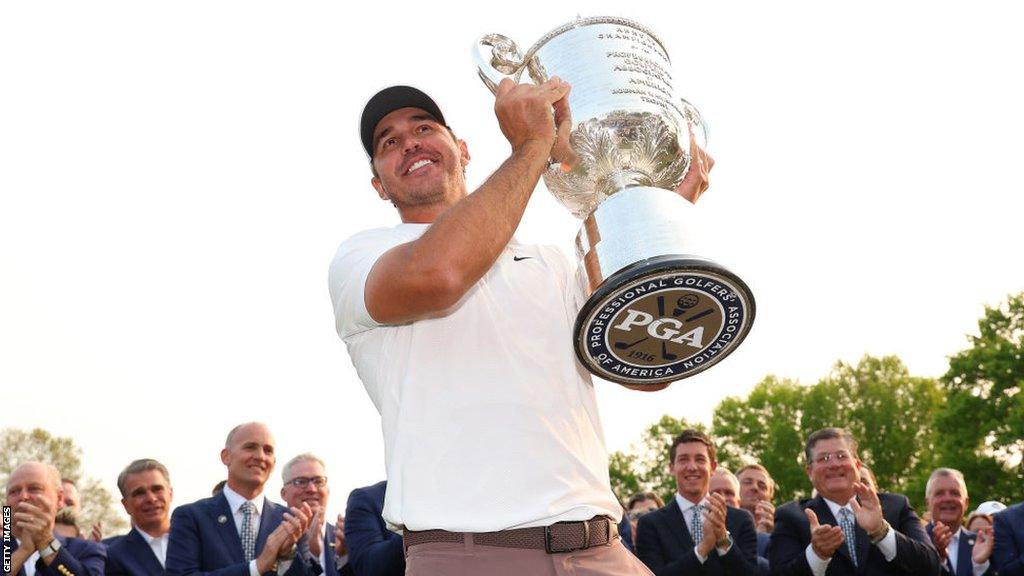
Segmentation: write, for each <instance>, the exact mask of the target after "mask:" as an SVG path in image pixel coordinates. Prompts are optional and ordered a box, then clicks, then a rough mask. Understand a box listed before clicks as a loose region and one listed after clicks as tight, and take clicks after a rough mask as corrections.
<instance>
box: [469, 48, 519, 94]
mask: <svg viewBox="0 0 1024 576" xmlns="http://www.w3.org/2000/svg"><path fill="white" fill-rule="evenodd" d="M488 48H490V51H489V52H490V53H489V54H488V53H487V52H488ZM473 60H474V61H475V62H476V71H477V74H478V75H479V76H480V79H481V80H483V82H484V85H485V86H487V88H488V89H489V90H490V91H491V92H494V91H496V90H497V89H498V84H499V83H500V82H501V81H502V80H503V79H505V78H510V77H512V76H513V75H515V74H516V73H518V72H519V71H520V70H521V69H522V68H523V55H522V53H521V52H519V47H518V46H516V43H515V42H513V41H512V39H511V38H509V37H507V36H503V35H501V34H487V35H484V36H481V37H480V39H479V40H477V41H476V42H475V43H474V44H473Z"/></svg>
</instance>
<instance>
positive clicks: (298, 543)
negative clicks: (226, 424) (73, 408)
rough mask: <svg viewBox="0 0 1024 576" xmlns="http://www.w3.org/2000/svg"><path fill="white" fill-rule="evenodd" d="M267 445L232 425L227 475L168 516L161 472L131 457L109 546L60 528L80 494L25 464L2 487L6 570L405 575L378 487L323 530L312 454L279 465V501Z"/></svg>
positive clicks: (323, 494)
mask: <svg viewBox="0 0 1024 576" xmlns="http://www.w3.org/2000/svg"><path fill="white" fill-rule="evenodd" d="M274 448H275V443H274V438H273V435H272V434H271V433H270V430H269V429H268V428H267V426H266V425H264V424H262V423H259V422H249V423H245V424H240V425H238V426H236V427H235V428H233V429H232V430H231V431H230V432H229V433H228V435H227V438H226V440H225V443H224V448H223V450H221V454H220V456H221V461H222V462H223V463H224V466H225V468H226V469H227V479H226V480H225V481H223V482H221V483H218V485H217V486H216V487H215V488H214V494H213V495H212V496H211V497H209V498H204V499H202V500H198V501H196V502H193V503H191V504H185V505H180V506H178V507H177V508H175V509H174V510H173V513H172V501H173V496H174V489H173V487H172V485H171V474H170V472H169V471H168V470H167V468H166V467H165V466H164V465H163V464H161V463H160V462H158V461H156V460H152V459H141V460H135V461H133V462H131V463H130V464H129V465H128V466H127V467H125V469H124V470H123V471H122V472H121V474H120V475H119V476H118V478H117V487H118V490H119V491H120V494H121V503H122V504H123V506H124V509H125V511H126V512H127V513H128V516H129V517H130V518H131V524H132V528H131V531H129V532H128V533H127V534H125V535H123V536H115V537H111V538H106V539H103V538H102V535H101V533H100V531H101V527H100V526H93V527H92V530H91V532H90V534H88V535H83V534H81V533H80V532H79V531H78V528H77V527H76V526H74V525H73V522H72V523H71V524H70V525H69V524H64V525H60V524H58V523H57V518H58V516H61V515H65V516H70V517H71V518H73V517H74V509H73V506H74V505H75V503H77V500H78V495H77V490H71V489H69V488H67V486H68V484H67V483H62V480H61V476H60V473H59V471H58V470H57V469H56V468H55V467H53V466H52V465H49V464H46V463H42V462H25V463H22V464H20V465H19V466H17V467H16V468H15V469H14V470H13V471H12V473H11V475H10V477H9V479H8V482H7V486H6V488H5V493H6V502H5V505H6V506H8V507H10V511H11V515H10V519H11V530H10V535H11V536H12V538H11V539H10V543H9V546H10V548H9V549H8V548H7V547H6V546H7V545H8V543H7V541H6V539H5V564H4V574H5V576H6V574H11V575H15V574H16V575H18V576H51V575H52V576H78V575H81V576H85V575H89V576H101V575H103V574H107V575H126V576H142V575H145V576H163V575H169V576H185V575H199V574H204V575H206V574H209V575H214V574H215V575H219V576H260V575H265V574H276V575H278V576H285V575H287V576H317V575H321V574H326V575H329V576H339V575H340V576H350V575H357V574H379V575H382V576H394V575H401V574H402V573H403V572H404V571H405V566H404V557H403V554H402V552H403V550H402V538H401V536H400V535H398V534H395V533H393V532H390V531H388V530H387V528H386V526H385V525H384V522H383V520H382V519H381V509H382V507H383V502H384V490H385V484H384V483H383V482H381V483H379V484H375V485H373V486H368V487H366V488H359V489H356V490H354V491H353V492H352V494H351V495H350V496H349V500H348V506H347V507H346V513H345V514H344V515H339V516H338V518H337V521H336V523H334V524H332V523H331V522H328V521H327V519H326V517H325V513H326V510H327V503H328V498H329V497H330V487H329V485H328V479H327V467H326V465H325V464H324V462H323V460H321V459H320V458H318V457H316V456H315V455H313V454H308V453H307V454H299V455H298V456H295V457H293V458H291V459H290V460H289V461H288V462H287V463H286V464H285V465H284V466H283V467H282V469H281V477H282V480H283V484H284V485H283V487H282V488H281V499H282V500H283V501H284V504H278V503H275V502H273V501H271V500H270V499H269V498H267V497H266V495H265V494H264V488H265V486H266V483H267V480H268V479H269V478H270V475H271V474H272V473H273V472H274V469H275V465H276V463H277V455H276V453H275V450H274ZM79 536H84V537H79ZM7 552H10V554H9V555H8V554H7ZM8 561H9V565H8Z"/></svg>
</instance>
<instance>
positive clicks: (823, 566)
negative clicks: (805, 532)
mask: <svg viewBox="0 0 1024 576" xmlns="http://www.w3.org/2000/svg"><path fill="white" fill-rule="evenodd" d="M805 556H806V557H807V564H808V565H809V566H810V567H811V572H812V573H813V574H814V576H825V570H828V563H829V562H831V561H832V559H831V558H819V557H818V555H817V554H815V553H814V548H812V547H811V545H810V544H808V545H807V551H806V554H805Z"/></svg>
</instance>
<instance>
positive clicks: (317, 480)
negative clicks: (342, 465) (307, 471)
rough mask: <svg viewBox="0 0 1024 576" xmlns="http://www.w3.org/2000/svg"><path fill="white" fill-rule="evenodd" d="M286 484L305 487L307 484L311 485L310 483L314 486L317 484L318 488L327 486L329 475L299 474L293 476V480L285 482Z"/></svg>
mask: <svg viewBox="0 0 1024 576" xmlns="http://www.w3.org/2000/svg"><path fill="white" fill-rule="evenodd" d="M285 484H291V485H292V486H295V487H296V488H305V487H306V486H309V485H310V484H312V485H313V486H316V487H317V488H323V487H324V486H327V476H312V477H306V476H298V477H295V478H292V479H291V480H289V481H287V482H285Z"/></svg>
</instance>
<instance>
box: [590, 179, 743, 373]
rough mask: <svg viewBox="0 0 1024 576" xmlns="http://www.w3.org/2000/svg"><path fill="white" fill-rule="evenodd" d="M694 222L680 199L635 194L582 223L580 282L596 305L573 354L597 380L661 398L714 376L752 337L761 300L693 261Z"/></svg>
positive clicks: (715, 268) (645, 190)
mask: <svg viewBox="0 0 1024 576" xmlns="http://www.w3.org/2000/svg"><path fill="white" fill-rule="evenodd" d="M695 217H696V216H695V215H694V213H693V205H692V204H690V203H689V202H687V201H686V200H684V199H683V198H682V197H680V196H679V195H678V194H675V193H674V192H670V191H667V190H662V189H659V188H654V187H644V186H638V187H632V188H627V189H624V190H621V191H619V192H617V193H615V194H614V195H612V196H610V197H609V198H608V199H607V200H605V201H604V202H602V203H601V204H600V205H599V206H598V207H597V209H595V210H594V211H593V212H592V213H591V214H590V215H589V216H588V217H587V218H586V219H585V220H584V222H583V227H582V228H581V229H580V233H579V234H578V235H577V238H576V249H577V256H578V257H579V259H580V267H579V271H578V282H579V289H580V291H581V295H582V296H586V295H588V294H589V298H587V300H586V301H585V302H584V303H583V305H582V306H581V307H580V312H579V314H578V315H577V317H576V326H575V330H574V332H573V338H574V344H573V347H574V349H575V350H576V356H577V357H578V358H579V360H580V362H581V363H582V364H583V366H584V367H586V368H587V370H589V371H590V372H592V373H593V374H594V375H595V376H597V377H599V378H602V379H605V380H610V381H612V382H616V383H619V384H625V385H629V386H631V387H635V388H643V387H645V386H650V387H651V388H652V389H654V388H662V387H663V385H664V384H666V383H668V382H673V381H675V380H681V379H683V378H687V377H689V376H693V375H694V374H697V373H699V372H703V371H704V370H707V369H708V368H710V367H712V366H714V365H715V364H717V363H718V362H720V361H721V360H722V359H723V358H725V357H726V356H728V355H729V354H730V353H732V351H733V350H735V349H736V347H737V346H738V345H739V344H740V342H742V341H743V339H744V338H745V337H746V335H747V332H749V331H750V327H751V325H752V324H753V322H754V311H755V305H754V296H753V294H751V292H750V288H748V287H747V285H746V283H744V282H743V280H741V279H740V278H739V276H737V275H735V274H733V273H732V272H730V271H729V270H728V269H727V268H725V267H724V266H722V265H720V264H718V263H716V262H714V261H712V260H709V259H707V258H703V257H700V256H695V255H693V253H692V252H695V251H697V250H694V239H693V238H691V231H692V229H693V228H694V227H695V226H694V219H695Z"/></svg>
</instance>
